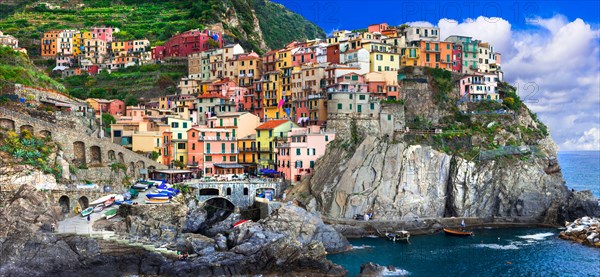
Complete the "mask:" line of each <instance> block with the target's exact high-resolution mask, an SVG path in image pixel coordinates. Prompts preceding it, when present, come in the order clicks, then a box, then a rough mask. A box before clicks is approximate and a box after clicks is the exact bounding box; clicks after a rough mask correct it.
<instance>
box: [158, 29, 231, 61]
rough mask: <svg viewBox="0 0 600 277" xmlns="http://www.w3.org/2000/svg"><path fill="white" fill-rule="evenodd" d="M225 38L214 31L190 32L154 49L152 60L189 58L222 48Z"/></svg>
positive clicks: (172, 38) (178, 35) (196, 30)
mask: <svg viewBox="0 0 600 277" xmlns="http://www.w3.org/2000/svg"><path fill="white" fill-rule="evenodd" d="M222 47H223V36H222V34H221V33H219V32H215V31H212V30H202V31H200V30H198V29H194V30H189V31H187V32H183V33H181V34H177V35H175V36H173V37H171V38H170V39H169V40H168V41H167V42H165V44H164V46H162V47H155V48H152V59H155V60H162V59H164V58H168V57H187V56H188V55H190V54H192V53H198V52H204V51H207V50H210V49H216V48H222Z"/></svg>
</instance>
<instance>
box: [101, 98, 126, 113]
mask: <svg viewBox="0 0 600 277" xmlns="http://www.w3.org/2000/svg"><path fill="white" fill-rule="evenodd" d="M105 112H107V113H109V114H111V115H114V116H121V115H125V102H123V101H121V100H119V99H115V100H111V101H110V103H108V105H107V107H106V111H105Z"/></svg>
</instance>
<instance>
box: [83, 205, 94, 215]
mask: <svg viewBox="0 0 600 277" xmlns="http://www.w3.org/2000/svg"><path fill="white" fill-rule="evenodd" d="M93 212H94V208H92V207H89V208H87V209H85V210H83V211H81V216H88V215H91V214H92V213H93Z"/></svg>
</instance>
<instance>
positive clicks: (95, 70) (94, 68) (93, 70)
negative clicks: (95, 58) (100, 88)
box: [86, 64, 100, 75]
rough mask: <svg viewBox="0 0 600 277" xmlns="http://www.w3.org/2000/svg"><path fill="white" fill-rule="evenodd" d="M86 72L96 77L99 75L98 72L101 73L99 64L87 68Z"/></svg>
mask: <svg viewBox="0 0 600 277" xmlns="http://www.w3.org/2000/svg"><path fill="white" fill-rule="evenodd" d="M86 71H87V73H88V74H89V75H96V74H98V72H99V71H100V68H99V67H98V65H97V64H95V65H90V66H88V67H87V69H86Z"/></svg>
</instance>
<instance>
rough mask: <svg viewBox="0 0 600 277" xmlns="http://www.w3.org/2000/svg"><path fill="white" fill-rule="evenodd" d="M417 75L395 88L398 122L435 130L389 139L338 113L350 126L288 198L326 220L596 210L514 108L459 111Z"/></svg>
mask: <svg viewBox="0 0 600 277" xmlns="http://www.w3.org/2000/svg"><path fill="white" fill-rule="evenodd" d="M423 79H424V80H428V82H427V83H421V84H418V85H405V86H404V87H405V88H406V87H408V88H410V89H409V91H403V93H404V95H406V96H405V97H406V98H407V99H406V104H405V107H404V109H405V113H404V114H405V116H406V117H407V119H406V125H407V126H409V127H410V129H420V130H418V131H427V130H433V129H438V132H437V133H425V134H419V133H416V132H414V131H413V132H411V131H408V132H406V131H404V130H403V131H398V130H395V131H394V132H393V135H392V136H390V135H389V134H381V132H378V131H377V130H373V126H376V125H374V124H370V123H369V122H365V121H364V120H363V121H360V120H358V121H355V120H346V121H345V122H344V121H342V120H338V121H337V122H336V126H337V127H338V129H342V130H347V129H350V130H351V131H348V132H342V133H341V134H340V136H339V137H338V138H336V141H334V142H333V143H331V144H330V145H329V146H328V149H327V152H326V154H325V155H324V156H323V157H322V158H320V159H319V160H318V161H317V163H316V166H315V170H314V172H315V173H314V175H313V176H312V177H311V178H310V179H305V180H304V183H303V185H301V186H299V187H297V188H295V189H294V190H292V193H291V195H292V198H294V199H297V200H299V201H301V202H302V203H304V204H306V205H307V207H308V208H309V210H316V211H319V212H321V213H322V214H323V215H324V216H326V217H329V218H333V219H344V218H345V219H350V218H352V217H353V216H354V215H355V214H364V213H367V212H369V211H373V214H374V218H375V219H381V220H392V221H411V220H414V219H416V218H421V219H423V218H434V219H438V218H444V217H477V218H484V219H489V220H492V221H497V222H498V221H500V222H528V223H548V224H562V222H561V221H562V220H565V219H568V218H572V217H575V216H581V213H584V214H587V215H590V216H591V215H592V214H595V213H598V212H599V209H598V205H597V204H596V202H595V199H593V198H592V197H591V195H587V196H586V195H583V194H574V193H572V192H571V191H569V190H568V189H567V187H566V186H565V185H564V180H563V177H562V173H561V170H560V166H559V165H558V162H557V159H556V153H557V147H556V145H555V144H554V142H553V141H552V138H551V137H550V136H549V135H547V134H546V133H545V132H544V129H543V128H545V126H543V124H541V123H540V122H539V121H537V120H536V119H535V115H534V114H532V113H530V112H529V110H528V109H527V108H526V107H525V106H524V105H523V106H520V107H518V108H517V109H516V110H515V111H514V113H513V112H508V113H506V114H504V113H500V114H497V113H496V114H492V115H489V112H487V111H485V110H484V112H482V109H485V108H486V107H482V106H481V105H483V104H481V105H480V106H478V107H475V108H473V107H464V108H465V109H467V111H464V112H462V111H460V110H459V108H458V107H457V106H456V104H454V101H456V98H454V99H453V98H452V97H451V95H457V91H456V88H454V89H453V90H449V91H446V92H443V91H440V90H439V88H438V87H436V85H435V84H436V83H439V81H438V82H436V81H437V80H435V79H434V78H433V77H432V76H429V75H427V76H423ZM407 92H409V93H411V94H410V95H409V94H407ZM441 93H444V94H446V95H440V94H441ZM414 95H429V96H427V97H419V98H418V99H412V98H411V97H413V96H414ZM442 96H443V97H447V98H448V100H444V99H443V97H442ZM409 98H411V99H409ZM414 102H419V103H418V105H416V103H414ZM488 104H489V105H499V104H496V103H488ZM488 104H486V105H488ZM494 107H495V106H494ZM487 108H489V107H487ZM504 109H506V107H504ZM432 110H440V111H439V112H435V113H431V112H430V111H432ZM465 113H466V114H468V115H465ZM409 117H410V119H409ZM417 123H418V124H417ZM343 124H346V125H347V126H346V128H340V125H343ZM400 125H403V124H400ZM423 129H425V130H423Z"/></svg>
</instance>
